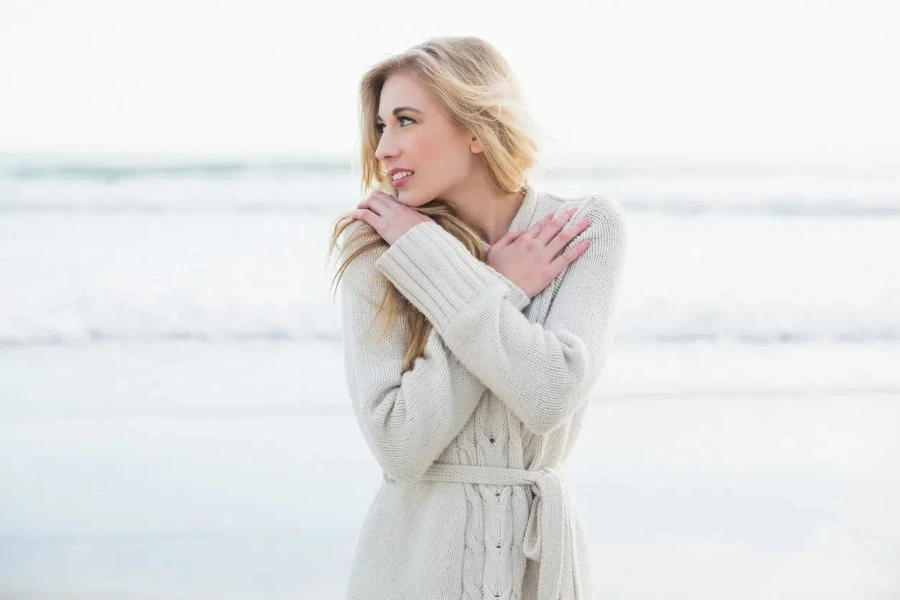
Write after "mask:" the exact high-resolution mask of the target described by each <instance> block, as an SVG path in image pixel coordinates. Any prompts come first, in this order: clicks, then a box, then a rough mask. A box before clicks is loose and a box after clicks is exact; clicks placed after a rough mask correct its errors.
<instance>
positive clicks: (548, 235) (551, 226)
mask: <svg viewBox="0 0 900 600" xmlns="http://www.w3.org/2000/svg"><path fill="white" fill-rule="evenodd" d="M577 209H578V207H577V206H570V207H569V208H567V209H566V210H564V211H562V212H560V213H558V214H554V215H553V218H552V219H550V221H549V222H548V223H547V224H546V225H544V228H543V229H541V232H540V233H539V234H538V236H537V237H536V238H535V240H537V241H538V242H540V243H541V245H543V246H547V245H549V244H550V241H551V240H552V239H553V238H555V237H556V234H557V233H559V232H560V230H562V228H563V227H565V225H566V223H568V222H569V219H571V218H572V215H573V214H575V211H576V210H577ZM554 254H556V253H555V252H554Z"/></svg>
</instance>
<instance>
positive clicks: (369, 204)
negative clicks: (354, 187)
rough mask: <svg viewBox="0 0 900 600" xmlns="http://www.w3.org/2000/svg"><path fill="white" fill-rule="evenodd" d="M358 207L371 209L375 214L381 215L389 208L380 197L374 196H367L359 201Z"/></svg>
mask: <svg viewBox="0 0 900 600" xmlns="http://www.w3.org/2000/svg"><path fill="white" fill-rule="evenodd" d="M359 206H360V208H367V209H369V210H371V211H372V212H373V213H375V214H376V215H378V216H380V217H382V216H384V215H385V214H387V213H388V212H389V211H390V208H389V207H388V205H387V202H385V201H384V200H383V199H382V198H379V197H378V196H375V195H374V194H373V195H372V196H369V197H368V198H366V199H365V200H363V201H362V202H360V203H359Z"/></svg>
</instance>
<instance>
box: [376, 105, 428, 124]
mask: <svg viewBox="0 0 900 600" xmlns="http://www.w3.org/2000/svg"><path fill="white" fill-rule="evenodd" d="M404 110H408V111H410V112H414V113H419V114H420V115H421V114H423V113H422V111H421V110H419V109H418V108H413V107H412V106H398V107H397V108H395V109H394V110H393V111H392V113H393V115H394V116H395V117H396V116H397V113H399V112H402V111H404ZM375 120H376V121H381V120H382V119H381V117H380V116H379V115H375Z"/></svg>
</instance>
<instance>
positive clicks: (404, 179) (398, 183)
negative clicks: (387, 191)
mask: <svg viewBox="0 0 900 600" xmlns="http://www.w3.org/2000/svg"><path fill="white" fill-rule="evenodd" d="M413 175H415V173H413ZM411 178H412V175H407V176H406V177H401V178H400V179H396V180H394V182H393V183H394V186H395V187H399V186H401V185H406V182H407V181H409V180H410V179H411Z"/></svg>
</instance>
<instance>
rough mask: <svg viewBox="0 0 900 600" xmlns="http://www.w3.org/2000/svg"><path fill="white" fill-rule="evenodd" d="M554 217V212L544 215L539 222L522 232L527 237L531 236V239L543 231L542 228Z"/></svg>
mask: <svg viewBox="0 0 900 600" xmlns="http://www.w3.org/2000/svg"><path fill="white" fill-rule="evenodd" d="M552 218H553V213H552V212H551V213H548V214H546V215H544V216H543V217H541V220H540V221H538V222H537V223H535V224H534V225H532V226H531V227H529V228H528V229H526V230H525V231H523V232H522V233H523V235H524V236H525V237H529V238H531V239H534V238H536V237H537V236H538V234H540V233H541V230H542V229H543V228H544V225H546V224H547V223H549V222H550V219H552Z"/></svg>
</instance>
